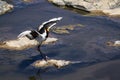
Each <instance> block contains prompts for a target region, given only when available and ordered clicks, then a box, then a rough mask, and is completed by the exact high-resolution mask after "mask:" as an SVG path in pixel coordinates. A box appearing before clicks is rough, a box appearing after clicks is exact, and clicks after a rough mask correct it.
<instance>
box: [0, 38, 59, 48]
mask: <svg viewBox="0 0 120 80" xmlns="http://www.w3.org/2000/svg"><path fill="white" fill-rule="evenodd" d="M57 40H58V39H57V38H47V40H46V41H44V43H43V44H44V45H45V44H50V43H54V42H56V41H57ZM38 44H39V42H38V41H37V40H35V39H34V40H29V39H28V38H26V37H23V38H18V39H15V40H8V41H4V42H1V43H0V48H3V49H9V50H24V49H28V48H31V47H35V46H37V45H38Z"/></svg>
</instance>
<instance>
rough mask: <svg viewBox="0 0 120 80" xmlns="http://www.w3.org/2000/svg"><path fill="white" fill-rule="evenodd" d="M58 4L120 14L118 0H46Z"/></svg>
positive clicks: (119, 0) (119, 1)
mask: <svg viewBox="0 0 120 80" xmlns="http://www.w3.org/2000/svg"><path fill="white" fill-rule="evenodd" d="M48 1H50V2H52V3H54V4H56V5H59V6H70V7H73V8H77V9H80V10H85V11H102V12H105V13H109V15H120V0H48Z"/></svg>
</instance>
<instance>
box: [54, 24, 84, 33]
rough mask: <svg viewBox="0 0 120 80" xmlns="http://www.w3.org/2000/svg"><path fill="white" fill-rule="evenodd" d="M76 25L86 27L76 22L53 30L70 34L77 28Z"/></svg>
mask: <svg viewBox="0 0 120 80" xmlns="http://www.w3.org/2000/svg"><path fill="white" fill-rule="evenodd" d="M75 27H84V26H83V25H82V24H76V25H66V26H61V27H56V28H55V29H53V30H52V32H54V33H56V34H69V33H70V32H69V31H72V30H74V29H75Z"/></svg>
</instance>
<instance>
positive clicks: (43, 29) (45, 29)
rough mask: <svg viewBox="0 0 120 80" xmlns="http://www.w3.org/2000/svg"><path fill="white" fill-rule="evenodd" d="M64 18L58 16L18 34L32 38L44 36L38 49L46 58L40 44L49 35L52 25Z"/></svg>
mask: <svg viewBox="0 0 120 80" xmlns="http://www.w3.org/2000/svg"><path fill="white" fill-rule="evenodd" d="M61 19H62V17H58V18H53V19H50V20H48V21H46V22H44V23H42V24H41V25H40V26H39V27H38V29H37V30H26V31H24V32H22V33H20V34H19V35H18V38H20V37H27V38H29V39H30V40H32V39H36V38H40V37H41V38H42V41H41V42H40V44H39V45H38V48H37V50H38V51H39V52H40V53H41V55H42V57H43V58H44V59H46V57H47V56H45V55H43V54H42V52H41V50H40V46H41V44H42V42H43V41H45V40H46V39H47V38H48V36H49V30H50V28H51V27H53V26H54V25H56V23H57V22H58V21H60V20H61Z"/></svg>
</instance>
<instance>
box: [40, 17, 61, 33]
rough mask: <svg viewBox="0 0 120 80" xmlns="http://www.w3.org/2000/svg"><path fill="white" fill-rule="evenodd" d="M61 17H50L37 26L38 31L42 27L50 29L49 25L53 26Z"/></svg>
mask: <svg viewBox="0 0 120 80" xmlns="http://www.w3.org/2000/svg"><path fill="white" fill-rule="evenodd" d="M61 19H62V17H58V18H52V19H50V20H48V21H46V22H44V23H42V24H41V25H40V26H39V28H38V31H40V30H41V29H42V28H48V29H50V28H51V27H53V26H54V25H56V23H57V21H60V20H61Z"/></svg>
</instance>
